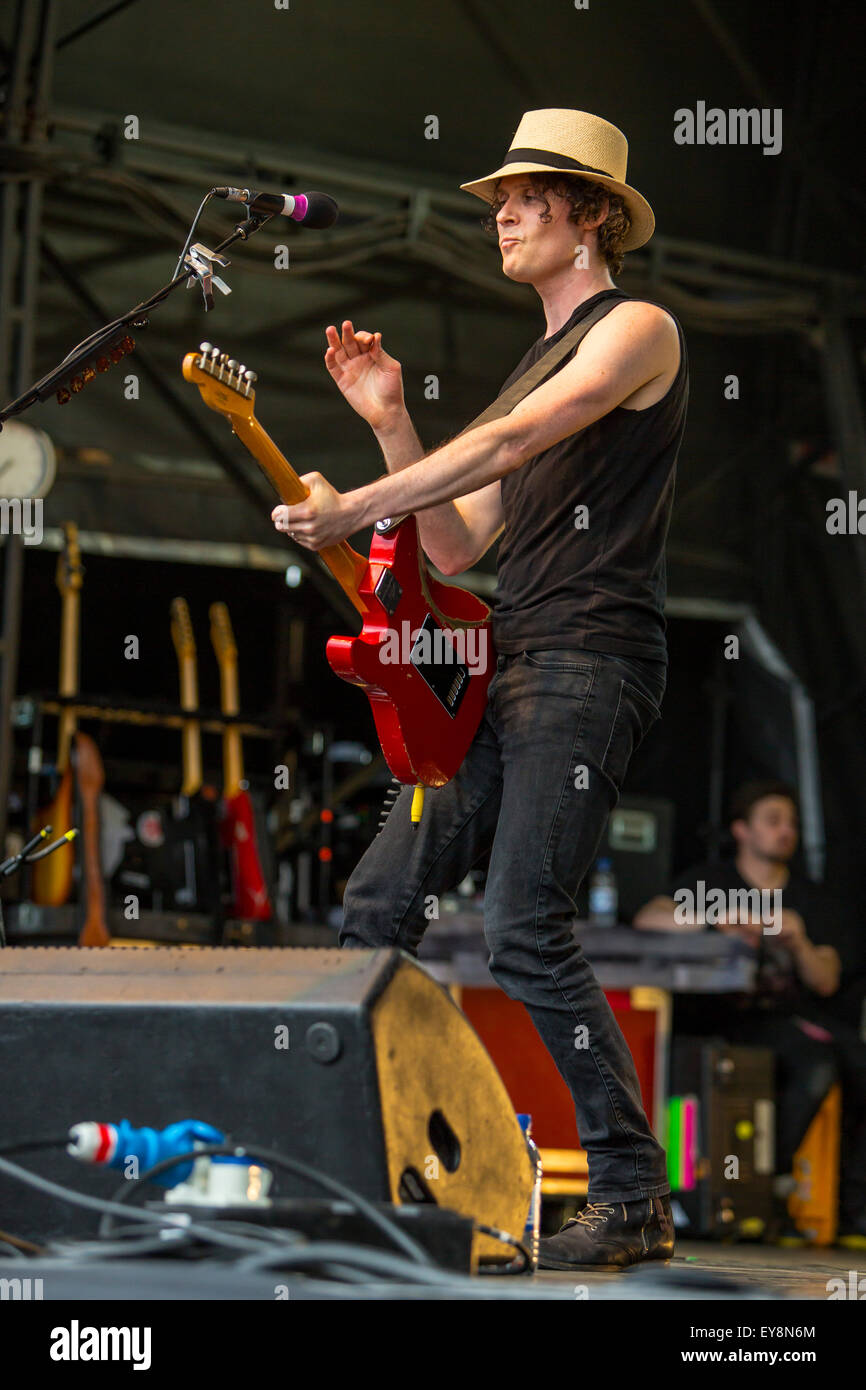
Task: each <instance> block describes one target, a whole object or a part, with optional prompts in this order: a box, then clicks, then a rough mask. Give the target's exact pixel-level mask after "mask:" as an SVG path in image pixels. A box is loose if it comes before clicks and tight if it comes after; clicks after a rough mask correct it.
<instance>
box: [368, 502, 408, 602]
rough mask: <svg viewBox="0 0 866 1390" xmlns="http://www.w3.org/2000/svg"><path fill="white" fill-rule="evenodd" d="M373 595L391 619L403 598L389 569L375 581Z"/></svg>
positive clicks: (400, 586)
mask: <svg viewBox="0 0 866 1390" xmlns="http://www.w3.org/2000/svg"><path fill="white" fill-rule="evenodd" d="M376 525H377V526H378V525H379V523H378V522H377V523H376ZM373 593H374V594H375V595H376V597H377V599H378V600H379V602H380V603H381V605H382V607H383V608H384V609H385V612H386V613H387V614H388V616H389V618H390V617H393V615H394V610H395V609H396V607H397V604H398V603H399V602H400V600H401V598H402V597H403V586H402V585H401V583H400V581H399V580H398V579H395V578H394V575H393V574H392V573H391V571H390V570H389V569H387V568H385V569H383V570H382V573H381V574H380V576H379V578H378V580H377V581H376V584H375V587H374V589H373Z"/></svg>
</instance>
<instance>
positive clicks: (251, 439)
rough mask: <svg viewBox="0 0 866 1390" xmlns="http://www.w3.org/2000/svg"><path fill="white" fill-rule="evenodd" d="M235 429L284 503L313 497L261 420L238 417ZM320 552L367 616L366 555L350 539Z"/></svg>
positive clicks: (293, 502) (348, 593)
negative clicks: (363, 582)
mask: <svg viewBox="0 0 866 1390" xmlns="http://www.w3.org/2000/svg"><path fill="white" fill-rule="evenodd" d="M232 428H233V429H234V432H235V434H236V435H237V436H238V438H239V439H240V440H241V441H242V442H243V443H244V444H245V445H246V447H247V448H248V449H249V451H250V453H251V454H252V455H253V457H254V458H255V459H256V461H257V463H258V465H259V467H260V468H261V470H262V472H263V473H264V474H265V476H266V477H267V478H268V479H269V480H270V482H271V483H272V484H273V486H274V488H275V489H276V491H277V492H278V493H279V495H280V497H281V499H282V500H283V502H286V503H287V504H288V505H289V506H293V505H295V504H296V503H298V502H304V501H305V500H306V498H307V497H308V496H309V489H308V488H306V487H304V484H303V483H302V482H301V480H300V478H299V477H298V475H297V473H296V472H295V470H294V468H292V465H291V464H290V463H289V461H288V459H286V458H285V456H284V455H283V454H282V453H281V452H280V450H279V449H278V448H277V446H276V444H275V443H274V441H273V440H272V439H271V437H270V435H269V434H268V433H267V431H266V430H263V429H262V427H261V425H260V424H259V422H258V420H256V419H255V418H252V419H249V420H246V419H240V418H237V417H236V418H234V419H233V420H232ZM318 553H319V554H320V555H321V557H322V559H323V560H324V562H325V564H326V565H327V567H328V569H329V570H330V571H331V574H332V575H333V576H334V578H335V579H336V581H337V583H338V584H339V585H340V588H341V589H342V590H343V592H344V593H345V594H346V596H347V597H348V598H349V600H350V602H351V603H352V604H354V606H355V608H356V609H357V610H358V612H359V613H360V614H361V615H362V616H363V615H365V614H366V612H367V604H366V602H365V601H364V599H363V598H362V597H361V594H360V592H359V586H360V583H361V580H362V579H363V577H364V575H365V574H366V571H367V561H366V560H365V559H364V557H363V555H359V554H358V552H357V550H353V549H352V547H351V546H350V545H349V543H348V541H340V543H339V544H338V545H328V546H325V548H324V550H320V551H319V552H318Z"/></svg>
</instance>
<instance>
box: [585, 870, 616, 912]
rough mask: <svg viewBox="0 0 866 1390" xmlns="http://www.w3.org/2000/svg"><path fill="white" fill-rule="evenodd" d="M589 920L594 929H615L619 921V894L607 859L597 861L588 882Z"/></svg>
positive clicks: (614, 876)
mask: <svg viewBox="0 0 866 1390" xmlns="http://www.w3.org/2000/svg"><path fill="white" fill-rule="evenodd" d="M589 920H590V922H591V923H592V925H593V926H594V927H615V926H616V924H617V922H618V921H619V893H618V892H617V887H616V875H615V874H614V872H613V864H612V863H611V861H610V860H609V859H599V860H598V862H597V864H596V866H595V872H594V874H593V875H592V878H591V879H590V880H589Z"/></svg>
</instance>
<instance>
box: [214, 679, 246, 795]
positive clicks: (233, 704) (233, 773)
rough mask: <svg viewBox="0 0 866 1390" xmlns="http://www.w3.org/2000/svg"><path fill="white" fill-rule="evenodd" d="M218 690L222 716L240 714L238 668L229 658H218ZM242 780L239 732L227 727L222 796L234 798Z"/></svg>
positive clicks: (224, 731) (242, 766) (242, 761)
mask: <svg viewBox="0 0 866 1390" xmlns="http://www.w3.org/2000/svg"><path fill="white" fill-rule="evenodd" d="M220 690H221V694H222V699H221V704H222V711H223V714H233V715H234V714H239V713H240V696H239V693H238V666H237V661H235V660H233V659H232V658H231V657H227V656H224V657H221V658H220ZM243 780H244V755H243V747H242V744H241V731H240V729H239V728H238V727H237V725H233V726H232V725H229V727H228V728H226V729H224V730H223V781H224V787H223V794H224V795H225V797H226V798H227V799H228V798H229V797H232V796H236V795H237V793H238V792H239V791H240V790H241V782H242V781H243Z"/></svg>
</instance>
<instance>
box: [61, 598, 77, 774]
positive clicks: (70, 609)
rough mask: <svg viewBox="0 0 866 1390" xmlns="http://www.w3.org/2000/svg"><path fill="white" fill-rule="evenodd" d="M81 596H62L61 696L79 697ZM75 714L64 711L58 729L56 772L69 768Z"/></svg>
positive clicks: (62, 710) (72, 711)
mask: <svg viewBox="0 0 866 1390" xmlns="http://www.w3.org/2000/svg"><path fill="white" fill-rule="evenodd" d="M80 609H81V594H80V592H79V590H78V589H70V590H69V591H68V592H67V593H65V594H64V595H63V608H62V612H61V619H60V682H59V688H60V694H61V695H77V694H78V628H79V616H80ZM75 723H76V720H75V711H74V710H71V709H69V708H68V707H64V708H63V709H61V711H60V719H59V722H58V728H57V770H58V772H65V771H66V768H67V767H68V765H69V754H70V749H71V745H72V735H73V734H74V733H75Z"/></svg>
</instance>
